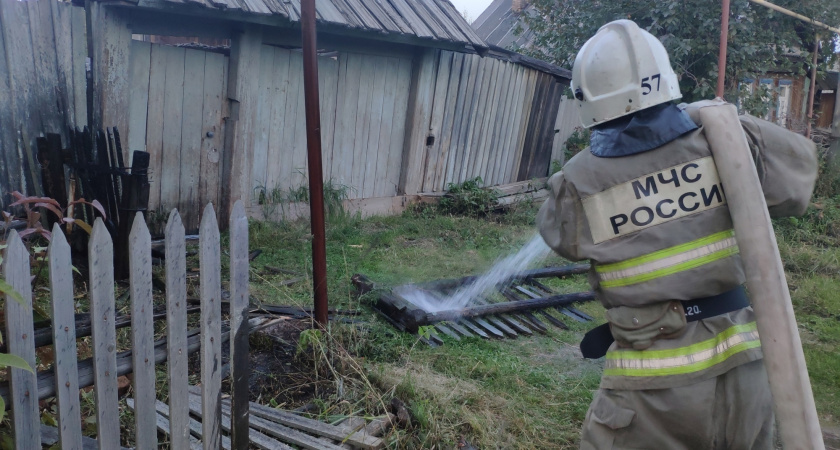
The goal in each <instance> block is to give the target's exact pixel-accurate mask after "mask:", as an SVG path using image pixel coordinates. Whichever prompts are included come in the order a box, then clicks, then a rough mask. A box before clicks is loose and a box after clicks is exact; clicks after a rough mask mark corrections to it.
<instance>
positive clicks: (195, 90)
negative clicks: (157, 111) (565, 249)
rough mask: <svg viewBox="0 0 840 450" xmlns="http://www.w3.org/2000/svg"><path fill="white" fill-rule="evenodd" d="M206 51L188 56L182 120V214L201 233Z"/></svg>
mask: <svg viewBox="0 0 840 450" xmlns="http://www.w3.org/2000/svg"><path fill="white" fill-rule="evenodd" d="M207 53H208V52H205V51H203V50H191V49H187V50H186V52H185V53H184V80H185V81H184V103H183V105H184V106H183V109H182V111H183V114H182V119H181V167H180V169H181V170H180V173H181V175H180V177H179V181H180V191H179V195H178V211H180V212H181V214H183V215H184V218H185V222H184V227H185V228H186V229H187V230H191V231H192V230H196V229H198V212H199V211H200V208H201V205H200V204H199V203H198V202H199V194H198V190H199V176H200V175H201V138H202V136H203V135H204V133H203V117H202V112H203V106H204V76H205V75H204V74H205V55H206V54H207Z"/></svg>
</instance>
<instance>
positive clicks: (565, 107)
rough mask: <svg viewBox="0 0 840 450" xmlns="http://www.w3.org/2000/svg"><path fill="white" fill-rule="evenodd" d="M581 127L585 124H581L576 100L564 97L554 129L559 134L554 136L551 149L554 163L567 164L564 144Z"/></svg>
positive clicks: (561, 100)
mask: <svg viewBox="0 0 840 450" xmlns="http://www.w3.org/2000/svg"><path fill="white" fill-rule="evenodd" d="M581 127H583V124H581V123H580V115H579V114H578V112H577V107H576V105H575V99H573V98H568V97H562V98H561V99H560V106H559V108H558V110H557V121H556V122H555V123H554V129H555V130H557V132H556V133H555V134H554V143H553V144H552V147H551V160H552V161H559V162H560V164H561V165H562V164H565V163H566V159H565V155H564V154H563V144H565V143H566V140H567V139H569V136H571V135H572V133H574V132H575V129H576V128H581Z"/></svg>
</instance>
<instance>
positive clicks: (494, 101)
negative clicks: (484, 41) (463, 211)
mask: <svg viewBox="0 0 840 450" xmlns="http://www.w3.org/2000/svg"><path fill="white" fill-rule="evenodd" d="M490 65H491V67H492V69H493V72H492V77H491V78H490V85H489V86H490V87H489V90H488V91H487V93H486V94H485V95H486V96H487V99H486V101H487V103H486V104H485V105H484V108H483V112H484V118H483V121H482V123H481V139H479V141H478V146H479V154H480V155H481V156H480V158H479V159H478V160H477V161H476V169H475V171H476V174H477V175H478V176H480V177H481V179H482V180H484V185H485V186H490V185H492V180H490V178H489V177H488V176H487V166H488V165H489V160H490V157H491V155H492V137H493V128H494V127H492V126H491V124H492V123H493V122H494V119H495V116H496V113H497V112H498V111H499V105H498V101H499V90H498V85H499V78H500V77H501V70H502V66H503V64H502V62H501V61H498V60H491V62H490Z"/></svg>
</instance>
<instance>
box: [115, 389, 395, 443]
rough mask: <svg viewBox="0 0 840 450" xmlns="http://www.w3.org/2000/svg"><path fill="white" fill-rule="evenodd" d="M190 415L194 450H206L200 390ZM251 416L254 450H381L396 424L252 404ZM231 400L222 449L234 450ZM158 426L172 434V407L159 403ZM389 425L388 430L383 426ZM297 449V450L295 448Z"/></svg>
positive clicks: (226, 401) (225, 404)
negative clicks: (334, 419) (328, 419)
mask: <svg viewBox="0 0 840 450" xmlns="http://www.w3.org/2000/svg"><path fill="white" fill-rule="evenodd" d="M189 392H190V398H189V412H190V413H191V414H192V416H193V417H190V419H189V426H188V430H189V438H190V448H196V449H198V448H202V446H201V441H200V439H201V433H202V420H201V418H202V416H203V415H202V402H201V394H200V392H201V391H200V387H199V386H190V387H189ZM127 403H128V406H129V408H132V409H133V408H134V399H131V398H129V399H127ZM249 407H250V408H249V410H250V411H249V414H248V415H246V418H247V420H248V424H249V434H248V439H249V443H250V445H251V446H252V447H257V448H260V449H266V450H275V449H277V450H280V449H289V450H291V449H293V448H304V449H311V450H321V449H325V450H341V449H364V450H378V449H381V448H383V447H384V446H385V443H384V441H383V440H382V439H380V438H379V437H378V436H381V435H382V434H383V433H384V432H385V431H386V430H387V428H388V427H390V425H391V424H392V419H391V418H390V417H385V418H379V419H374V420H373V421H371V422H370V423H367V422H366V421H365V420H364V419H362V418H358V417H355V418H352V419H353V420H349V419H348V420H345V423H342V424H339V425H332V424H329V423H324V422H321V421H319V420H314V419H310V418H307V417H303V416H300V415H298V414H295V413H292V412H289V411H283V410H280V409H276V408H271V407H268V406H264V405H260V404H258V403H254V402H250V404H249ZM230 410H231V400H230V398H223V399H222V405H221V412H222V422H221V427H222V431H223V435H222V438H221V448H223V449H225V450H229V449H231V448H232V447H231V438H230V437H229V433H230V424H231V422H230V417H231V415H230ZM156 412H157V417H156V423H157V428H158V430H159V431H161V432H163V433H166V434H167V435H170V434H171V432H172V431H171V430H172V428H171V426H170V422H169V407H168V406H167V405H166V404H165V403H163V402H160V401H158V402H157V406H156ZM383 423H386V424H387V426H383ZM293 446H294V447H293Z"/></svg>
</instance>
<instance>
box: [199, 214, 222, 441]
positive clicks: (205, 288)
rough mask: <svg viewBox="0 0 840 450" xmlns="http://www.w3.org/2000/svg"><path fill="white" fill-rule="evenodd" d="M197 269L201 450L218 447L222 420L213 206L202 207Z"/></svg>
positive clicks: (218, 265)
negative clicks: (202, 445)
mask: <svg viewBox="0 0 840 450" xmlns="http://www.w3.org/2000/svg"><path fill="white" fill-rule="evenodd" d="M198 246H199V266H200V269H201V400H202V402H201V416H202V417H203V420H204V424H203V425H202V428H201V429H202V443H203V444H204V449H205V450H218V448H219V445H220V441H219V439H220V437H221V428H220V424H221V419H222V403H221V395H220V392H221V388H222V324H221V320H222V285H221V275H222V274H221V271H222V267H221V260H220V255H219V253H220V252H219V226H218V224H217V222H216V211H214V210H213V205H212V204H208V205H207V207H206V208H204V214H202V217H201V228H200V231H199V244H198Z"/></svg>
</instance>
